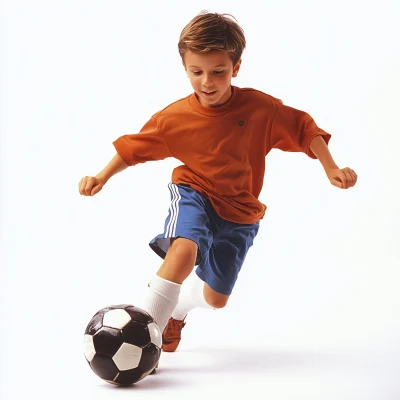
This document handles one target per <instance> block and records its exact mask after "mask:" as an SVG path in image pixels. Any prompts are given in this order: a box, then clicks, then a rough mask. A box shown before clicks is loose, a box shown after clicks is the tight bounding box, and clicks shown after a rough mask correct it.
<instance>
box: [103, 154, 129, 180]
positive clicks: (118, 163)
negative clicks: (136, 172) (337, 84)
mask: <svg viewBox="0 0 400 400" xmlns="http://www.w3.org/2000/svg"><path fill="white" fill-rule="evenodd" d="M126 168H128V164H127V163H126V162H125V161H124V160H123V159H122V158H121V156H120V155H119V154H118V153H117V154H116V155H115V156H114V157H113V159H112V160H111V161H110V162H109V163H108V164H107V166H106V167H105V168H104V169H103V170H102V171H101V172H99V173H98V174H97V175H96V178H98V179H100V180H101V182H102V183H103V185H104V184H105V183H106V182H107V181H108V180H109V179H110V178H111V177H112V176H114V175H115V174H118V173H119V172H121V171H123V170H124V169H126Z"/></svg>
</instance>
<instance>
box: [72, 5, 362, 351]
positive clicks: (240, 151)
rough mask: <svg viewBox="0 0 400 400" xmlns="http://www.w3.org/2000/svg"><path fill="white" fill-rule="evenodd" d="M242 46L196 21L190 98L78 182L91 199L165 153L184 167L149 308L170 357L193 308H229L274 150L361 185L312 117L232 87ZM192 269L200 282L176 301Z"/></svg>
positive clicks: (190, 43)
mask: <svg viewBox="0 0 400 400" xmlns="http://www.w3.org/2000/svg"><path fill="white" fill-rule="evenodd" d="M245 45H246V42H245V37H244V34H243V31H242V29H241V28H240V27H239V26H238V24H237V23H236V22H235V21H234V20H233V19H232V18H230V16H229V15H227V14H217V13H202V14H200V15H198V16H196V17H195V18H193V20H192V21H190V22H189V24H188V25H187V26H186V27H185V28H184V29H183V31H182V33H181V36H180V39H179V44H178V48H179V53H180V55H181V57H182V62H183V66H184V69H185V71H186V74H187V76H188V78H189V79H190V83H191V85H192V87H193V90H194V93H192V94H191V95H189V96H188V97H185V98H183V99H180V100H178V101H176V102H174V103H172V104H170V105H168V106H167V107H165V108H164V109H163V110H161V111H158V112H157V113H156V114H154V115H153V116H152V117H151V119H150V120H149V121H148V122H147V123H146V124H145V125H144V126H143V128H142V130H141V131H140V133H137V134H133V135H124V136H121V137H120V138H118V139H117V140H116V141H115V142H114V143H113V144H114V146H115V149H116V152H117V154H116V155H115V157H114V158H113V159H112V160H111V161H110V163H109V164H108V165H107V166H106V167H105V168H104V169H103V170H102V171H101V172H100V173H99V174H98V175H96V176H95V177H84V178H83V179H82V180H81V181H80V183H79V191H80V194H82V195H85V196H93V195H95V194H96V193H98V192H99V191H100V190H101V189H102V187H103V186H104V185H105V183H106V182H107V181H108V180H109V179H110V178H111V177H112V176H113V175H115V174H116V173H118V172H121V171H122V170H124V169H125V168H127V167H128V166H132V165H136V164H138V163H144V162H146V161H155V160H162V159H165V158H167V157H175V158H176V159H178V160H180V161H181V162H182V163H183V165H181V166H179V167H177V168H175V169H174V171H173V173H172V182H171V183H170V184H169V190H170V192H171V207H170V211H169V215H168V217H167V219H166V221H165V229H164V232H163V233H161V234H159V235H158V236H156V237H155V238H154V239H153V240H152V241H151V242H150V247H151V248H152V249H153V250H154V251H155V252H156V253H157V254H158V255H159V256H160V257H161V258H163V259H164V262H163V263H162V265H161V267H160V269H159V270H158V272H157V274H156V275H155V276H154V277H153V279H152V280H151V282H150V284H149V289H148V297H147V299H146V300H145V302H144V306H143V308H144V309H145V310H146V311H148V312H149V313H150V314H151V315H152V316H153V318H154V319H155V321H156V322H157V324H158V325H159V327H160V329H161V331H163V350H164V351H175V350H176V348H177V346H178V344H179V342H180V338H181V330H182V328H183V327H184V325H185V322H184V320H185V318H186V315H187V313H188V312H189V311H190V310H191V309H193V308H195V307H204V308H210V309H216V308H222V307H224V306H225V305H226V304H227V302H228V299H229V296H230V294H231V293H232V289H233V287H234V285H235V282H236V279H237V277H238V273H239V271H240V269H241V267H242V264H243V262H244V260H245V257H246V253H247V251H248V250H249V248H250V247H251V246H252V244H253V240H254V238H255V236H256V235H257V231H258V228H259V221H260V220H261V219H262V218H263V216H264V213H265V210H266V206H265V205H264V204H262V203H261V202H260V201H259V200H258V196H259V194H260V192H261V189H262V186H263V179H264V172H265V157H266V155H267V154H268V153H269V152H270V151H271V149H274V148H277V149H281V150H283V151H290V152H304V153H305V154H307V155H308V156H309V157H311V158H313V159H315V158H318V159H319V161H320V162H321V164H322V166H323V168H324V170H325V172H326V175H327V177H328V179H329V180H330V182H331V183H332V184H333V185H335V186H337V187H339V188H342V189H348V188H349V187H351V186H354V185H355V183H356V181H357V175H356V173H355V172H354V171H353V170H351V169H350V168H343V169H340V168H339V167H338V166H337V165H336V163H335V162H334V160H333V158H332V156H331V154H330V152H329V150H328V147H327V144H328V142H329V139H330V137H331V135H330V134H329V133H327V132H325V131H323V130H322V129H320V128H319V127H318V126H317V125H316V123H315V122H314V120H313V119H312V118H311V116H310V115H308V114H307V113H305V112H303V111H299V110H296V109H294V108H291V107H288V106H285V105H284V104H283V103H282V101H281V100H279V99H276V98H274V97H272V96H270V95H268V94H265V93H263V92H261V91H258V90H255V89H242V88H238V87H236V86H232V85H231V80H232V78H234V77H236V76H237V74H238V72H239V69H240V64H241V55H242V52H243V49H244V48H245ZM195 265H197V269H196V275H197V277H196V280H197V281H196V282H195V284H194V285H193V287H192V288H191V290H190V292H188V293H186V294H184V295H181V296H180V291H181V285H182V283H183V282H184V281H185V279H186V278H187V277H188V276H189V274H190V273H191V272H192V270H193V268H194V266H195Z"/></svg>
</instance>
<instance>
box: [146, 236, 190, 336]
mask: <svg viewBox="0 0 400 400" xmlns="http://www.w3.org/2000/svg"><path fill="white" fill-rule="evenodd" d="M196 256H197V244H196V243H195V242H193V241H192V240H189V239H185V238H177V239H174V240H172V243H171V245H170V247H169V249H168V252H167V255H166V256H165V259H164V262H163V264H162V265H161V267H160V269H159V270H158V271H157V274H156V275H155V276H154V277H153V279H152V280H151V282H150V284H149V290H148V293H147V297H146V299H145V301H144V303H143V305H142V308H143V309H144V310H145V311H147V312H148V313H149V314H150V315H151V316H152V317H153V318H154V320H155V321H156V323H157V325H158V326H159V328H160V330H161V331H163V330H164V328H165V326H166V324H167V322H168V319H169V318H170V316H171V314H172V312H173V311H174V309H175V307H176V305H177V303H178V299H179V293H180V289H181V284H182V282H183V281H184V280H185V279H186V278H187V277H188V276H189V274H190V273H191V271H192V270H193V268H194V265H195V261H196Z"/></svg>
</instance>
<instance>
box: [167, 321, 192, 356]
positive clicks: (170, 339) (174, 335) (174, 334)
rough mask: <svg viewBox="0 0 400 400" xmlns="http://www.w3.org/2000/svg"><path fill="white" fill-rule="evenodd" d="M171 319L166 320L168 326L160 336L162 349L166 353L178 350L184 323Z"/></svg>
mask: <svg viewBox="0 0 400 400" xmlns="http://www.w3.org/2000/svg"><path fill="white" fill-rule="evenodd" d="M184 321H185V320H183V321H179V320H177V319H173V318H172V317H171V318H170V319H169V320H168V324H167V326H166V327H165V329H164V332H163V334H162V349H163V350H164V351H167V352H173V351H175V350H176V349H177V348H178V345H179V342H180V341H181V331H182V329H183V327H184V326H185V325H186V322H184Z"/></svg>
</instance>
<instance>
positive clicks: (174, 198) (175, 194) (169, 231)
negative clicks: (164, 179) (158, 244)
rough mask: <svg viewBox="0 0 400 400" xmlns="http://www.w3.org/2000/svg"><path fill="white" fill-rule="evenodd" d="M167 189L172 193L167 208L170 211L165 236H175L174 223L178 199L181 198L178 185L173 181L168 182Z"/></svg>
mask: <svg viewBox="0 0 400 400" xmlns="http://www.w3.org/2000/svg"><path fill="white" fill-rule="evenodd" d="M168 187H169V190H170V191H171V193H172V201H171V206H170V208H169V211H170V214H171V216H170V219H169V221H168V225H167V228H166V229H165V236H164V237H165V238H169V237H175V234H176V225H177V222H178V214H179V200H180V199H181V195H180V194H179V190H178V186H177V185H175V184H174V183H169V184H168Z"/></svg>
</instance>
